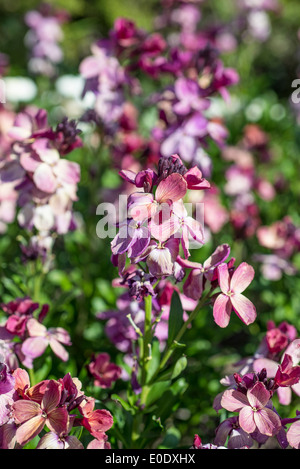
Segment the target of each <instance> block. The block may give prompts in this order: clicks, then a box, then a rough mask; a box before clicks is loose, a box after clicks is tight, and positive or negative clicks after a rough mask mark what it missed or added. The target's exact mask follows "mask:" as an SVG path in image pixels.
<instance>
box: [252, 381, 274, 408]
mask: <svg viewBox="0 0 300 469" xmlns="http://www.w3.org/2000/svg"><path fill="white" fill-rule="evenodd" d="M270 397H271V395H270V392H269V391H268V390H267V389H266V387H265V386H264V384H263V383H261V382H258V383H256V384H255V385H254V386H253V388H251V389H249V390H248V392H247V398H248V401H249V404H250V405H251V407H255V408H256V409H262V408H263V407H265V406H266V405H267V403H268V402H269V400H270Z"/></svg>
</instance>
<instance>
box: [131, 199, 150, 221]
mask: <svg viewBox="0 0 300 469" xmlns="http://www.w3.org/2000/svg"><path fill="white" fill-rule="evenodd" d="M153 201H154V197H153V195H152V194H147V193H146V194H145V193H144V192H135V193H134V194H131V195H130V196H129V198H128V216H129V217H131V218H133V219H134V220H136V221H144V220H147V219H148V218H149V216H150V214H151V208H152V205H153ZM155 208H156V204H155V206H154V209H155Z"/></svg>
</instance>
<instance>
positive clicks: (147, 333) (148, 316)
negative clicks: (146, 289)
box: [142, 295, 152, 386]
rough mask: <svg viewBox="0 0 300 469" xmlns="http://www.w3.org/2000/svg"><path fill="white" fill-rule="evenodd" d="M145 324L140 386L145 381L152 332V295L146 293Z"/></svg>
mask: <svg viewBox="0 0 300 469" xmlns="http://www.w3.org/2000/svg"><path fill="white" fill-rule="evenodd" d="M144 301H145V326H144V337H143V350H142V353H143V355H142V386H144V385H145V383H146V375H147V373H146V365H147V361H148V354H149V347H148V346H149V344H150V343H151V334H152V321H151V320H152V296H151V295H148V296H146V297H145V300H144Z"/></svg>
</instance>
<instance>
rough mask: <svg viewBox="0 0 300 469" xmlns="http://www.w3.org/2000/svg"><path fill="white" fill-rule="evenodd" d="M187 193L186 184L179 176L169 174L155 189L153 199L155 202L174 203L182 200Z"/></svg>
mask: <svg viewBox="0 0 300 469" xmlns="http://www.w3.org/2000/svg"><path fill="white" fill-rule="evenodd" d="M186 191H187V183H186V181H185V180H184V178H183V177H182V176H181V174H178V173H173V174H170V176H168V177H167V178H166V179H163V181H161V182H160V183H159V185H158V187H157V189H156V193H155V199H156V200H157V202H159V203H161V202H167V201H168V200H171V201H172V202H176V201H177V200H180V199H183V197H184V196H185V194H186Z"/></svg>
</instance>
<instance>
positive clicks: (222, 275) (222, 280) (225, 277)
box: [218, 263, 230, 295]
mask: <svg viewBox="0 0 300 469" xmlns="http://www.w3.org/2000/svg"><path fill="white" fill-rule="evenodd" d="M218 279H219V285H220V288H221V291H222V292H223V293H225V295H226V294H227V293H228V292H229V288H230V287H229V285H230V279H229V272H228V265H227V264H225V263H222V264H220V265H219V266H218Z"/></svg>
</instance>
